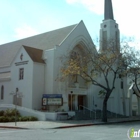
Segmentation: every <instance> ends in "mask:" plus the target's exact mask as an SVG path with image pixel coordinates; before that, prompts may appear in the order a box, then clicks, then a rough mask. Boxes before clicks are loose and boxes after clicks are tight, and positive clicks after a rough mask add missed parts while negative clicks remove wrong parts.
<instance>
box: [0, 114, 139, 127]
mask: <svg viewBox="0 0 140 140" xmlns="http://www.w3.org/2000/svg"><path fill="white" fill-rule="evenodd" d="M134 121H140V116H137V117H131V118H120V119H117V118H114V119H108V122H107V123H103V122H101V120H96V121H93V120H83V121H76V120H67V121H35V122H17V123H16V126H15V122H9V123H0V128H13V129H52V128H70V127H80V126H91V125H103V124H104V125H105V124H113V123H124V122H134Z"/></svg>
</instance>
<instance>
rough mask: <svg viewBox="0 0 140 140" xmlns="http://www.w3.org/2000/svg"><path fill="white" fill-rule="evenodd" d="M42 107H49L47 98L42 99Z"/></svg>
mask: <svg viewBox="0 0 140 140" xmlns="http://www.w3.org/2000/svg"><path fill="white" fill-rule="evenodd" d="M42 105H43V106H45V105H47V98H42Z"/></svg>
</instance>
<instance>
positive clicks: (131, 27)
mask: <svg viewBox="0 0 140 140" xmlns="http://www.w3.org/2000/svg"><path fill="white" fill-rule="evenodd" d="M66 2H67V3H69V4H80V5H83V6H84V7H86V8H87V9H88V10H89V11H91V12H94V13H95V14H103V12H104V0H66ZM112 4H113V12H114V18H115V20H116V22H117V23H119V26H120V31H121V34H123V35H126V36H137V37H139V31H140V26H139V25H140V20H139V19H138V18H139V13H140V8H139V5H140V0H133V1H130V0H112ZM139 38H140V37H139Z"/></svg>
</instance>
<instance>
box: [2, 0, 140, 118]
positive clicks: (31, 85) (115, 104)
mask: <svg viewBox="0 0 140 140" xmlns="http://www.w3.org/2000/svg"><path fill="white" fill-rule="evenodd" d="M104 6H105V9H104V19H103V21H102V23H101V28H100V35H99V38H100V49H99V51H100V52H102V51H104V50H105V49H107V46H108V45H104V44H103V43H104V41H106V42H108V41H109V40H114V44H115V45H114V47H118V48H116V49H119V47H120V46H119V44H118V43H119V40H120V33H119V27H118V24H117V23H116V21H115V20H114V16H113V8H112V2H111V0H105V5H104ZM85 47H89V48H91V49H92V50H94V51H95V53H98V51H97V50H96V47H95V45H94V42H93V40H92V38H91V36H90V34H89V32H88V30H87V28H86V26H85V24H84V22H83V21H80V22H79V23H78V24H75V25H71V26H67V27H64V28H60V29H57V30H53V31H49V32H46V33H42V34H39V35H35V36H31V37H28V38H24V39H21V40H17V41H14V42H10V43H6V44H3V45H0V105H1V104H5V105H6V104H17V105H18V106H21V107H25V108H29V109H33V110H45V111H46V112H55V111H60V112H61V111H65V112H67V111H76V110H79V109H80V106H81V107H82V108H83V107H86V108H88V109H89V110H95V109H97V110H102V102H103V98H102V97H100V96H99V94H98V93H99V91H100V90H101V89H100V88H99V87H97V86H94V85H92V84H90V83H85V82H84V81H83V80H82V79H81V78H78V79H77V80H78V84H74V83H72V82H71V81H69V80H68V81H65V82H61V81H59V80H56V79H57V77H58V76H59V75H60V70H61V67H62V63H61V59H60V58H61V57H62V56H64V55H68V54H69V52H70V51H72V50H76V51H78V52H79V53H80V54H84V53H83V52H84V48H85ZM114 49H115V48H114ZM121 80H123V84H124V86H123V87H124V88H123V89H122V88H121V86H120V83H121ZM101 82H102V80H101ZM127 91H128V85H127V79H126V78H123V79H118V80H117V82H116V88H115V89H114V90H113V93H112V94H111V96H110V98H109V101H108V108H107V109H108V110H109V111H110V112H113V113H117V114H121V115H126V116H131V115H132V107H130V106H131V104H130V102H131V99H130V98H128V97H127ZM123 102H125V106H124V107H123ZM124 108H125V112H124ZM137 108H138V106H137ZM137 114H140V108H139V109H137Z"/></svg>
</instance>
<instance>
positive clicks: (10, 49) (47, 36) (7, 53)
mask: <svg viewBox="0 0 140 140" xmlns="http://www.w3.org/2000/svg"><path fill="white" fill-rule="evenodd" d="M76 25H77V24H75V25H71V26H67V27H64V28H60V29H57V30H53V31H50V32H46V33H42V34H39V35H35V36H32V37H28V38H25V39H21V40H18V41H14V42H11V43H7V44H3V45H0V67H6V66H10V64H11V63H12V61H13V60H14V58H15V57H16V54H17V53H18V51H19V49H20V48H21V47H22V46H23V45H25V46H32V47H33V48H38V49H41V50H48V49H52V48H54V47H55V46H59V45H60V44H61V43H62V42H63V40H64V39H65V38H66V37H67V36H68V35H69V34H70V32H71V31H72V30H73V29H74V28H75V27H76Z"/></svg>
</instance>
